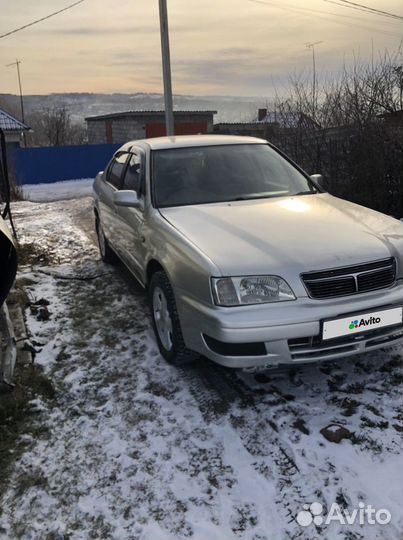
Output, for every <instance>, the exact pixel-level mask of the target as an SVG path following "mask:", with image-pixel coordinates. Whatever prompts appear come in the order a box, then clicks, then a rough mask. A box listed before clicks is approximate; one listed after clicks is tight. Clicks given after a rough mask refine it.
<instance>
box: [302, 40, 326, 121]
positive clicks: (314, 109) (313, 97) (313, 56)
mask: <svg viewBox="0 0 403 540" xmlns="http://www.w3.org/2000/svg"><path fill="white" fill-rule="evenodd" d="M320 43H323V41H315V42H314V43H305V47H306V48H307V49H312V118H313V119H315V112H316V62H315V45H319V44H320Z"/></svg>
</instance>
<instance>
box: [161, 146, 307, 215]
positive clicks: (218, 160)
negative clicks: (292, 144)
mask: <svg viewBox="0 0 403 540" xmlns="http://www.w3.org/2000/svg"><path fill="white" fill-rule="evenodd" d="M153 189H154V197H155V203H156V206H157V207H160V208H164V207H168V206H186V205H190V204H207V203H214V202H229V201H239V200H247V199H259V198H270V197H281V196H290V195H302V194H306V193H316V189H315V188H314V186H313V184H312V183H311V182H310V181H309V180H308V179H307V178H306V177H305V176H304V175H303V174H301V173H300V172H299V171H298V170H297V169H296V168H295V167H293V166H292V165H291V164H290V163H289V162H288V161H287V160H286V159H284V158H283V157H282V156H281V155H280V154H278V153H277V152H276V151H275V150H273V149H272V148H271V147H270V146H268V145H266V144H236V145H235V144H234V145H228V146H198V147H193V148H176V149H169V150H157V151H154V152H153Z"/></svg>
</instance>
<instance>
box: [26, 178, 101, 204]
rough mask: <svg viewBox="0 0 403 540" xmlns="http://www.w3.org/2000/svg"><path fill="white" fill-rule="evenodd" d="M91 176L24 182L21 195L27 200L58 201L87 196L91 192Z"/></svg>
mask: <svg viewBox="0 0 403 540" xmlns="http://www.w3.org/2000/svg"><path fill="white" fill-rule="evenodd" d="M93 183H94V179H93V178H82V179H80V180H63V182H53V183H51V184H25V185H23V186H21V187H22V193H23V197H24V199H26V200H29V201H35V202H44V201H59V200H63V199H77V198H80V197H89V196H91V194H92V184H93Z"/></svg>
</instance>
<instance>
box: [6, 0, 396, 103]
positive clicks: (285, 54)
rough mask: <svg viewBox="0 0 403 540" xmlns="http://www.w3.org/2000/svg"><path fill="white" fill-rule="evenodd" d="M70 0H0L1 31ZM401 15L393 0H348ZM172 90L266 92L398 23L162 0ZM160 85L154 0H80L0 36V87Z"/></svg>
mask: <svg viewBox="0 0 403 540" xmlns="http://www.w3.org/2000/svg"><path fill="white" fill-rule="evenodd" d="M72 1H73V0H70V1H69V0H12V1H6V0H1V18H0V34H2V33H5V32H7V31H9V30H12V29H14V28H16V27H18V26H22V25H23V24H25V23H28V22H30V21H31V20H33V19H36V18H39V17H42V16H45V15H47V14H48V13H50V12H52V11H55V10H57V9H61V8H63V7H65V6H66V5H68V4H69V3H72ZM357 1H359V2H360V3H363V4H366V5H367V6H371V7H374V8H377V9H382V10H385V11H390V12H393V13H396V14H399V15H403V5H402V4H403V3H402V0H357ZM168 10H169V24H170V34H171V61H172V77H173V91H174V93H180V94H197V95H212V94H220V95H244V96H252V95H257V96H269V95H271V93H272V91H273V88H281V87H282V86H283V85H284V84H286V81H287V77H288V74H289V73H295V72H298V71H300V70H305V73H308V70H311V69H312V56H311V51H310V50H308V49H306V47H305V46H304V43H306V42H316V41H323V43H321V44H319V45H317V47H316V57H317V68H318V72H319V73H324V72H325V71H326V72H334V71H337V70H338V69H340V66H341V65H342V63H343V61H345V62H350V61H351V59H352V57H353V54H354V53H355V54H360V56H361V58H362V59H365V60H369V59H370V58H371V50H372V46H373V49H374V51H375V55H376V54H377V52H378V51H379V50H384V49H385V48H388V49H389V50H391V51H392V50H396V49H397V48H398V46H399V44H400V42H401V36H402V33H403V32H402V30H403V25H402V22H401V21H397V20H392V19H390V18H384V17H379V16H374V15H370V14H366V13H363V12H362V11H358V10H354V9H346V8H344V7H339V6H337V5H334V4H332V3H330V2H328V1H326V0H285V1H283V0H168ZM15 58H19V59H21V60H22V61H23V63H22V65H21V72H22V76H23V90H24V92H25V93H26V94H34V93H37V94H47V93H51V92H130V93H131V92H142V91H145V92H161V91H162V80H161V60H160V58H161V52H160V37H159V19H158V0H85V2H84V3H82V4H79V5H78V6H76V7H74V8H72V9H71V10H69V11H67V12H65V13H62V14H60V15H57V16H56V17H54V18H52V19H49V20H47V21H44V22H41V23H39V24H38V25H36V26H34V27H32V28H28V29H26V30H23V31H21V32H18V33H16V34H14V35H11V36H9V37H6V38H4V39H0V66H1V67H0V70H1V76H0V93H17V90H18V87H17V79H16V73H15V69H14V68H10V67H8V68H7V67H5V64H8V63H10V62H13V61H14V60H15Z"/></svg>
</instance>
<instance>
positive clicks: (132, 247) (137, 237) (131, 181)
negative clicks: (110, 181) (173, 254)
mask: <svg viewBox="0 0 403 540" xmlns="http://www.w3.org/2000/svg"><path fill="white" fill-rule="evenodd" d="M144 186H145V182H144V160H143V159H142V155H141V152H140V151H135V150H133V149H132V151H131V152H130V156H129V161H128V164H127V168H126V171H125V174H124V177H123V185H122V189H126V190H132V191H135V192H136V193H137V196H138V198H139V200H140V201H142V202H143V207H142V208H126V207H123V206H119V207H118V206H116V214H117V217H118V220H119V230H120V238H119V252H120V254H121V256H122V258H123V259H124V261H125V263H126V264H127V265H128V267H129V268H130V270H131V271H132V272H133V274H134V275H135V276H137V277H138V278H139V280H140V281H142V274H143V272H142V269H143V266H144V261H145V256H146V253H145V246H144V239H143V235H142V229H143V223H144V207H145V189H144Z"/></svg>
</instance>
